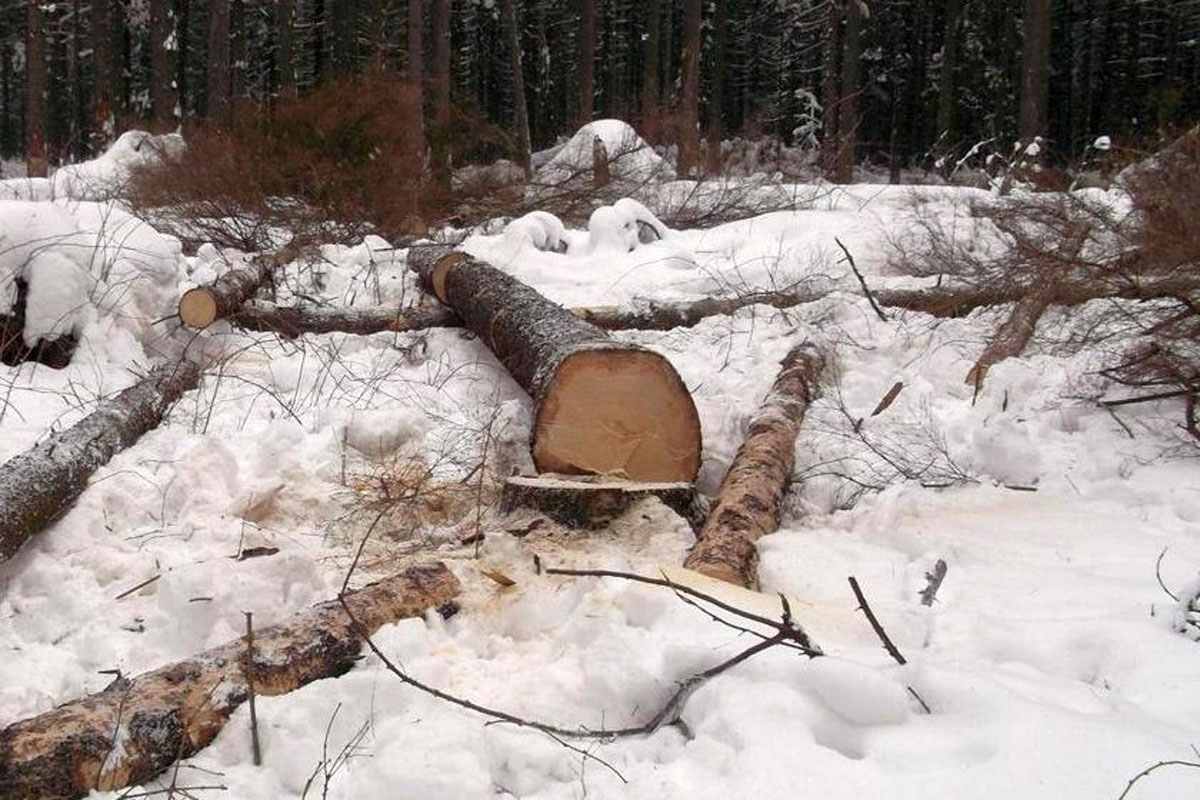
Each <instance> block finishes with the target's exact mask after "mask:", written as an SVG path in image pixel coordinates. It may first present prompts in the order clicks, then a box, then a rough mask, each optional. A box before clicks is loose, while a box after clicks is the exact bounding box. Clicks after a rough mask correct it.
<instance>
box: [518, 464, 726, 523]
mask: <svg viewBox="0 0 1200 800" xmlns="http://www.w3.org/2000/svg"><path fill="white" fill-rule="evenodd" d="M645 497H657V498H658V499H659V500H661V501H662V502H663V504H664V505H666V506H667V507H669V508H671V509H673V510H674V511H675V512H676V513H677V514H679V516H681V517H683V518H684V519H685V520H687V521H688V523H689V524H690V525H692V527H693V528H697V527H699V523H700V522H701V521H702V519H703V511H702V510H701V508H700V507H699V504H698V501H697V497H696V487H695V485H693V484H691V483H647V482H639V481H622V480H612V479H608V478H592V477H590V476H571V477H567V476H564V475H538V476H537V477H533V478H530V477H524V476H517V477H513V478H509V479H508V480H506V481H505V482H504V490H503V491H502V492H501V494H500V512H501V513H503V514H509V513H511V512H513V511H514V510H516V509H518V508H526V509H531V510H533V511H537V512H538V513H541V514H544V515H546V516H547V517H549V518H550V519H552V520H554V521H555V522H557V523H559V524H561V525H566V526H568V527H571V528H602V527H604V526H605V525H607V524H608V523H609V522H612V520H614V519H616V518H617V517H619V516H620V515H621V514H623V513H625V510H626V509H627V508H629V507H630V506H631V505H633V504H634V503H635V502H637V501H638V500H641V499H642V498H645Z"/></svg>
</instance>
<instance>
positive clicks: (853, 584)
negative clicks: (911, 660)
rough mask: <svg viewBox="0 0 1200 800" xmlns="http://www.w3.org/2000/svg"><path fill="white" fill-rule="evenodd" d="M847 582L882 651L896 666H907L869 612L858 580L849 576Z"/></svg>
mask: <svg viewBox="0 0 1200 800" xmlns="http://www.w3.org/2000/svg"><path fill="white" fill-rule="evenodd" d="M849 581H850V589H851V590H852V591H853V592H854V598H855V599H856V600H857V601H858V609H859V611H861V612H863V615H864V616H865V617H866V618H867V622H869V623H871V629H872V630H873V631H875V635H876V636H878V637H879V641H880V642H882V643H883V649H884V650H886V651H887V653H888V655H889V656H891V657H892V658H893V659H895V661H896V663H897V664H901V665H903V664H907V663H908V661H906V660H905V658H904V656H903V655H901V654H900V651H899V650H898V649H897V648H896V645H895V644H893V643H892V639H891V637H890V636H888V635H887V631H885V630H884V629H883V626H882V625H880V624H879V620H878V619H877V618H876V617H875V612H874V611H872V610H871V606H870V604H868V603H867V598H866V597H865V596H863V592H862V589H861V588H860V587H859V585H858V579H857V578H855V577H854V576H853V575H851V576H850V578H849Z"/></svg>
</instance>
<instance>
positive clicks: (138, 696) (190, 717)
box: [0, 563, 459, 800]
mask: <svg viewBox="0 0 1200 800" xmlns="http://www.w3.org/2000/svg"><path fill="white" fill-rule="evenodd" d="M458 590H459V583H458V580H457V579H456V578H455V577H454V575H453V573H451V572H450V570H448V569H446V567H445V565H444V564H441V563H436V564H429V565H422V566H416V567H410V568H409V569H407V570H405V571H404V572H402V573H399V574H398V575H394V576H392V577H390V578H387V579H386V580H382V581H379V582H378V583H373V584H370V585H369V586H366V587H364V588H362V589H360V590H358V591H357V592H353V593H349V592H348V593H347V594H346V595H345V597H344V600H345V602H346V606H347V607H349V609H350V613H351V614H352V615H353V621H352V619H351V617H350V616H349V615H347V613H346V610H345V608H343V606H342V604H341V601H340V600H338V599H334V600H331V601H329V602H326V603H322V604H321V605H318V606H314V607H313V608H311V609H309V610H307V611H305V612H303V613H301V614H298V615H296V616H295V617H293V618H292V619H290V620H288V621H287V622H283V623H280V624H279V625H276V626H274V627H271V628H265V629H262V630H258V631H255V632H254V646H253V654H252V657H251V654H250V651H249V648H248V647H247V642H246V640H245V639H236V640H234V641H232V642H229V643H228V644H225V645H221V646H220V647H216V648H213V649H211V650H206V651H205V652H203V653H200V654H199V655H196V656H194V657H192V658H190V659H187V660H185V661H179V662H176V663H174V664H170V665H168V666H165V667H161V668H159V669H156V670H154V671H153V672H147V673H144V674H142V675H139V676H137V677H135V678H132V679H127V678H120V677H119V678H117V680H115V681H113V683H112V684H110V685H109V686H108V688H106V689H104V690H103V691H101V692H98V693H97V694H93V695H89V696H88V697H84V698H82V699H79V700H75V701H73V702H70V703H67V704H65V705H62V706H59V707H58V708H56V709H54V710H53V711H50V712H48V713H45V714H42V715H41V716H38V717H33V718H32V719H27V720H23V721H21V722H18V723H16V724H14V725H11V726H9V727H8V728H6V729H5V730H4V731H2V732H0V797H4V798H11V799H12V800H26V798H28V799H29V800H33V798H43V799H44V798H74V797H82V796H83V795H86V794H87V793H88V792H90V791H92V790H97V789H98V790H102V791H108V790H112V789H119V788H121V787H123V786H133V785H137V784H141V783H145V782H146V781H148V780H150V779H151V778H153V777H154V776H156V775H158V774H160V773H161V772H163V771H164V770H165V769H167V768H168V767H169V766H170V765H171V764H173V763H174V762H175V761H176V760H178V759H182V758H187V757H188V756H191V755H193V754H195V753H196V752H198V751H199V750H201V749H202V748H204V747H205V746H207V745H208V744H209V743H210V742H211V741H212V740H213V739H214V738H216V736H217V734H218V733H219V732H220V731H221V728H222V727H224V725H225V723H226V721H227V720H228V719H229V716H230V715H231V714H232V713H233V711H234V709H236V708H237V707H238V706H239V705H241V704H242V703H243V702H244V701H245V700H246V699H247V698H248V697H249V684H248V683H247V674H248V676H249V678H250V679H251V680H252V682H253V685H254V693H255V694H256V695H279V694H284V693H286V692H290V691H292V690H294V689H298V688H299V687H301V686H303V685H305V684H307V683H311V682H312V681H315V680H318V679H320V678H334V677H337V676H339V675H342V674H344V673H346V672H348V671H349V670H350V668H351V667H352V666H354V663H355V661H356V660H357V659H358V655H359V650H360V649H361V647H362V644H363V636H370V635H371V634H372V633H374V632H375V631H376V630H378V629H379V628H380V627H381V626H382V625H385V624H387V623H390V622H395V621H396V620H399V619H403V618H405V617H414V616H418V615H420V614H422V613H424V612H425V611H426V610H427V609H430V608H440V607H443V606H445V605H446V604H448V603H450V601H451V600H452V599H453V598H454V596H455V595H456V594H457V593H458ZM355 623H357V625H356V624H355Z"/></svg>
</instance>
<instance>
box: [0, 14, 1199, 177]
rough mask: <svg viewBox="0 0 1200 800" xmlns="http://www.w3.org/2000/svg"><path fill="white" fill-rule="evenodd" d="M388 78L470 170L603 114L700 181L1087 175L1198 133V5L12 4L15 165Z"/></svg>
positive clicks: (5, 116) (4, 145)
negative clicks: (407, 90)
mask: <svg viewBox="0 0 1200 800" xmlns="http://www.w3.org/2000/svg"><path fill="white" fill-rule="evenodd" d="M372 68H385V69H393V70H396V71H397V72H399V73H401V74H407V75H408V76H410V77H411V78H413V79H415V80H416V81H417V82H418V83H419V84H420V85H421V86H422V88H423V92H424V100H425V108H426V114H425V117H426V119H425V120H424V124H423V125H422V130H423V131H425V132H426V134H425V135H428V137H429V139H430V142H431V145H432V148H433V150H434V151H437V150H438V149H439V147H441V148H442V149H443V150H453V149H455V148H454V146H453V145H451V144H448V142H449V141H450V140H451V139H453V138H454V136H453V135H452V134H448V133H446V131H447V129H448V128H450V127H452V126H455V125H457V126H459V127H460V128H462V130H461V131H460V133H459V134H458V138H459V139H462V140H465V141H467V142H469V146H467V145H461V146H459V147H458V148H457V150H456V155H455V158H456V159H457V160H459V161H461V160H464V159H467V158H471V157H479V158H483V157H493V156H496V155H502V154H507V155H516V156H517V157H518V160H522V159H521V158H520V156H521V153H522V152H525V153H527V152H528V149H529V148H533V149H537V148H539V147H542V146H545V145H548V144H550V143H552V142H554V141H555V139H556V138H557V137H559V136H561V135H562V134H564V133H568V132H570V131H572V130H573V129H574V127H575V126H576V125H577V124H578V123H579V122H581V121H585V120H587V119H589V118H594V117H600V116H605V117H609V116H614V117H622V118H625V119H628V120H631V121H633V122H634V123H635V124H637V125H638V126H639V128H640V129H642V130H643V131H644V132H645V133H646V134H647V135H648V136H649V137H650V138H652V139H656V140H659V141H663V142H666V143H677V144H679V146H680V155H681V158H682V159H683V160H684V162H685V164H684V166H685V168H686V167H688V166H689V165H698V164H699V162H700V160H701V158H702V153H703V152H704V148H703V147H702V143H701V142H702V139H703V140H708V141H712V140H719V139H720V138H722V137H724V138H728V137H730V136H734V135H746V136H759V135H772V136H777V137H779V138H780V139H781V140H782V141H784V142H786V143H788V144H801V145H809V146H812V147H813V148H814V149H815V148H818V147H821V148H823V150H824V157H825V159H826V165H827V168H828V169H829V170H830V171H831V173H833V174H837V175H840V176H841V177H842V178H843V179H845V178H846V177H847V176H848V174H849V169H850V167H851V166H852V165H853V164H855V163H861V162H863V161H870V162H872V163H875V164H877V165H885V164H887V165H891V166H892V167H893V168H894V169H899V168H900V167H902V166H911V165H918V164H925V165H928V164H929V163H931V162H932V160H933V159H934V158H936V157H937V156H938V154H953V153H957V154H961V153H962V152H964V151H965V150H966V149H968V148H969V147H970V146H971V145H972V144H974V143H976V142H980V141H987V140H990V141H993V142H995V143H997V146H1000V145H1003V146H1008V145H1009V143H1011V142H1012V141H1015V140H1017V139H1018V138H1020V139H1022V140H1025V141H1028V140H1029V139H1031V138H1032V137H1033V136H1035V135H1040V136H1042V137H1043V138H1044V140H1045V142H1046V148H1045V151H1046V153H1048V154H1052V155H1051V157H1053V158H1056V159H1058V160H1061V161H1067V160H1072V159H1076V158H1078V157H1080V156H1081V155H1082V154H1083V153H1084V152H1085V150H1086V148H1087V146H1088V145H1089V143H1091V142H1092V141H1094V139H1095V137H1097V136H1100V135H1108V136H1111V137H1113V139H1114V140H1116V141H1118V142H1121V141H1124V142H1134V143H1148V142H1150V141H1152V140H1153V139H1155V138H1156V137H1160V136H1163V135H1166V134H1167V133H1169V132H1170V131H1172V130H1174V129H1177V128H1178V127H1180V126H1182V125H1185V124H1187V123H1188V122H1189V121H1192V120H1194V119H1195V118H1196V117H1197V112H1198V110H1200V0H500V1H499V2H496V1H495V0H40V2H34V1H32V0H30V1H27V0H0V154H2V155H4V156H5V157H9V158H12V157H17V156H21V155H23V156H24V157H25V158H26V159H27V161H28V162H29V164H30V166H31V168H32V169H33V170H34V171H39V170H40V169H41V168H42V166H43V165H44V164H45V163H46V162H47V161H48V162H49V163H56V162H60V161H64V160H68V159H75V158H80V157H85V156H87V155H89V154H92V153H94V152H96V150H97V149H98V148H100V147H102V146H103V145H104V144H105V143H106V142H108V141H110V140H111V139H112V138H113V136H114V135H115V134H116V133H117V132H119V130H120V129H122V128H126V127H132V126H135V125H136V126H142V127H152V128H155V129H158V130H169V129H173V128H175V127H176V126H177V125H179V124H181V123H182V124H184V125H188V124H191V123H193V122H196V121H202V120H208V121H217V122H219V121H220V120H221V119H222V117H223V116H225V115H228V114H229V113H231V109H232V108H233V107H234V106H235V105H236V104H238V103H250V104H256V105H257V106H259V107H261V108H262V109H263V110H264V112H265V111H266V110H268V109H269V108H270V105H271V102H272V101H273V100H274V99H275V98H278V97H281V96H291V95H295V94H301V95H302V94H304V93H306V92H309V91H311V90H312V89H313V88H314V87H316V86H318V85H321V84H323V83H325V82H328V81H331V80H336V79H339V78H344V77H347V76H350V75H353V74H357V73H361V72H363V71H365V70H369V69H372ZM518 78H519V79H518ZM485 129H486V130H489V131H492V132H493V133H494V135H491V136H489V135H486V134H479V133H478V131H481V130H485ZM439 131H441V132H442V133H441V134H439V133H438V132H439ZM714 152H715V151H714V150H713V148H708V153H709V155H710V159H711V156H712V155H713V154H714ZM442 155H444V153H443V154H442ZM438 159H439V154H438V153H437V152H435V160H438Z"/></svg>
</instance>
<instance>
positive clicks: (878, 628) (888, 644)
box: [848, 575, 933, 714]
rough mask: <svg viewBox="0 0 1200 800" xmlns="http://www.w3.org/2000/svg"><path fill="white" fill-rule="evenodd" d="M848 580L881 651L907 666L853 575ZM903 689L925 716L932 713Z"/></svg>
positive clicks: (922, 700)
mask: <svg viewBox="0 0 1200 800" xmlns="http://www.w3.org/2000/svg"><path fill="white" fill-rule="evenodd" d="M848 580H849V581H850V588H851V590H853V591H854V597H855V599H856V600H858V608H859V610H860V611H862V612H863V615H864V616H866V618H867V622H869V623H871V630H873V631H875V635H876V636H878V637H879V641H880V642H882V643H883V649H884V650H886V651H887V653H888V655H889V656H891V657H892V658H893V659H894V660H895V661H896V663H897V664H900V665H901V666H903V665H905V664H907V663H908V661H906V660H905V658H904V656H903V655H901V653H900V650H899V649H898V648H897V647H896V645H895V644H894V643H893V642H892V639H891V637H890V636H888V634H887V631H885V630H884V629H883V625H881V624H880V623H879V620H878V619H876V617H875V612H874V611H872V610H871V605H870V604H869V603H868V602H867V598H866V596H865V595H864V594H863V591H862V588H861V587H860V586H859V585H858V580H857V579H856V578H855V577H854V576H853V575H852V576H850V578H849V579H848ZM904 688H905V689H907V690H908V693H909V694H910V695H912V698H913V699H914V700H916V701H917V702H918V703H919V704H920V705H921V708H922V709H923V710H924V711H925V713H926V714H932V713H933V712H932V711H931V710H930V708H929V704H928V703H926V702H925V698H923V697H921V695H920V694H918V693H917V690H916V689H914V688H913V687H911V686H908V685H906V686H905V687H904Z"/></svg>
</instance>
